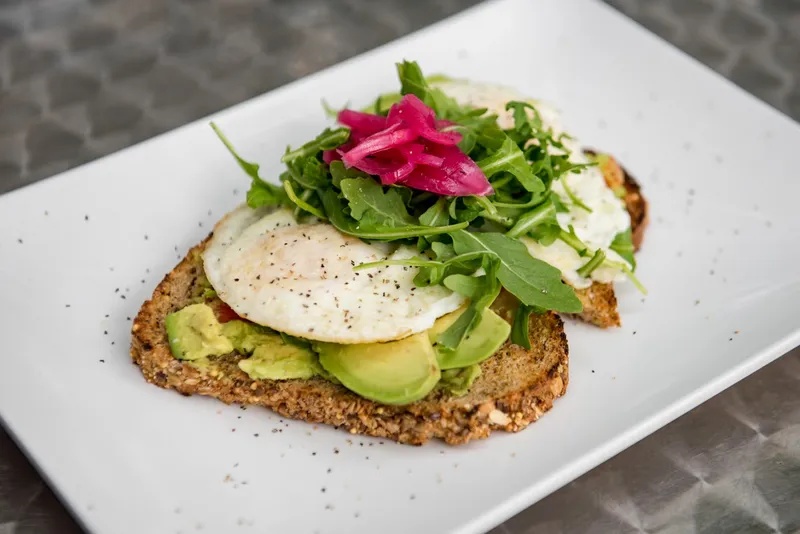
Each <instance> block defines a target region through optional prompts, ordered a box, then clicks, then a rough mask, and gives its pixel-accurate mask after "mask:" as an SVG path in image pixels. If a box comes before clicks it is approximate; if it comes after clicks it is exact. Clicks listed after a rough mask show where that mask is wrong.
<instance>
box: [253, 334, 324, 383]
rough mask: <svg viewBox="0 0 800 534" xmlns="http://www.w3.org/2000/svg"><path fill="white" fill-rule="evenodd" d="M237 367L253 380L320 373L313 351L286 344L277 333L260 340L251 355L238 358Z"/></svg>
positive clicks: (302, 376)
mask: <svg viewBox="0 0 800 534" xmlns="http://www.w3.org/2000/svg"><path fill="white" fill-rule="evenodd" d="M239 369H241V370H242V371H244V372H245V373H247V374H248V375H249V376H250V378H252V379H253V380H259V379H270V380H288V379H290V378H311V377H312V376H317V375H319V374H321V373H322V368H321V367H320V365H319V361H318V360H317V355H316V354H315V353H314V351H312V350H311V349H306V348H303V347H298V346H297V345H291V344H286V343H284V342H283V340H282V339H281V338H280V336H278V335H273V336H272V339H270V340H269V341H267V340H262V343H261V344H259V345H258V346H257V347H256V349H255V351H254V352H253V355H252V356H250V357H249V358H246V359H244V360H239Z"/></svg>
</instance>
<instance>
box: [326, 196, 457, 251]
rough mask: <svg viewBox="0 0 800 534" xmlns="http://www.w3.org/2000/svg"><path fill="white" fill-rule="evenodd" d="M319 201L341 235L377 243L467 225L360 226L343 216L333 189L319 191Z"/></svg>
mask: <svg viewBox="0 0 800 534" xmlns="http://www.w3.org/2000/svg"><path fill="white" fill-rule="evenodd" d="M319 194H320V199H321V200H322V206H323V208H324V211H325V214H326V215H327V216H328V221H329V222H330V223H331V224H332V225H333V226H335V227H336V229H337V230H339V231H340V232H342V233H345V234H348V235H353V236H356V237H360V238H361V239H374V240H379V241H394V240H396V239H406V238H411V237H419V236H428V235H439V234H446V233H448V232H453V231H457V230H462V229H464V228H466V227H467V226H468V225H469V223H459V224H450V225H447V226H436V227H429V226H417V225H408V226H404V227H397V228H395V227H391V226H382V225H368V224H361V223H360V221H357V220H355V219H353V218H352V217H350V216H349V215H347V214H345V212H344V206H342V201H341V200H340V199H339V195H338V193H336V191H334V190H333V189H326V190H325V191H321V192H320V193H319Z"/></svg>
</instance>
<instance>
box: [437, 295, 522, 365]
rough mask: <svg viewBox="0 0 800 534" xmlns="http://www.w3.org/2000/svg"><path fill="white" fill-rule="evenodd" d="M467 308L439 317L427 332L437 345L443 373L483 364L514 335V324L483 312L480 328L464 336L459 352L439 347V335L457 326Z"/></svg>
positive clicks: (491, 312)
mask: <svg viewBox="0 0 800 534" xmlns="http://www.w3.org/2000/svg"><path fill="white" fill-rule="evenodd" d="M465 309H466V308H459V309H458V310H456V311H454V312H452V313H448V314H447V315H444V316H442V317H439V318H438V319H437V320H436V322H435V323H433V327H431V329H430V330H428V332H427V333H428V336H429V337H430V340H431V343H434V347H435V348H436V357H437V359H438V361H439V367H440V368H441V369H443V370H444V369H457V368H461V367H469V366H470V365H474V364H476V363H480V362H482V361H483V360H485V359H486V358H488V357H489V356H491V355H492V354H494V353H495V352H497V349H499V348H500V347H501V346H502V345H503V343H505V341H506V339H508V335H509V334H510V333H511V325H509V324H508V323H507V322H506V321H504V320H503V318H502V317H500V316H499V315H497V314H496V313H494V312H493V311H492V310H490V309H488V308H487V309H485V310H483V314H482V315H481V321H480V323H478V326H476V327H475V329H474V330H473V331H472V332H470V333H469V334H467V335H466V336H465V337H464V339H463V340H462V341H461V343H459V345H458V347H456V349H455V350H447V349H445V348H444V347H440V346H439V345H436V339H437V338H438V337H439V335H441V334H442V333H443V332H444V331H445V330H447V329H448V328H449V327H450V325H452V324H453V323H455V322H456V319H458V317H459V316H460V315H461V314H462V313H464V310H465Z"/></svg>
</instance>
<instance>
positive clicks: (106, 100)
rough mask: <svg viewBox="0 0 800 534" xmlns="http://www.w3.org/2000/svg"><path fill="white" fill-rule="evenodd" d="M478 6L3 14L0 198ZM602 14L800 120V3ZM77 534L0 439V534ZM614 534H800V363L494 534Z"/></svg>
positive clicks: (70, 9)
mask: <svg viewBox="0 0 800 534" xmlns="http://www.w3.org/2000/svg"><path fill="white" fill-rule="evenodd" d="M532 1H533V0H532ZM475 3H477V1H476V0H435V1H425V0H406V1H403V0H385V1H370V0H329V1H326V0H272V1H259V0H0V193H3V192H6V191H10V190H12V189H15V188H17V187H20V186H23V185H25V184H28V183H31V182H35V181H37V180H40V179H42V178H44V177H47V176H50V175H52V174H54V173H57V172H60V171H63V170H65V169H68V168H70V167H74V166H76V165H79V164H81V163H84V162H86V161H89V160H92V159H94V158H97V157H99V156H102V155H104V154H107V153H109V152H112V151H115V150H118V149H120V148H123V147H125V146H128V145H131V144H133V143H136V142H138V141H141V140H144V139H146V138H148V137H151V136H153V135H156V134H158V133H161V132H164V131H166V130H169V129H172V128H175V127H176V126H179V125H181V124H183V123H186V122H188V121H190V120H193V119H196V118H199V117H202V116H204V115H206V114H208V113H211V112H214V111H217V110H219V109H222V108H225V107H227V106H230V105H232V104H235V103H237V102H240V101H242V100H244V99H247V98H250V97H252V96H255V95H258V94H260V93H263V92H264V91H267V90H269V89H272V88H275V87H278V86H280V85H283V84H285V83H287V82H289V81H291V80H294V79H296V78H300V77H302V76H305V75H307V74H310V73H312V72H314V71H316V70H319V69H321V68H323V67H327V66H329V65H333V64H335V63H337V62H339V61H341V60H343V59H345V58H348V57H350V56H353V55H355V54H358V53H359V52H362V51H365V50H368V49H371V48H374V47H375V46H377V45H380V44H382V43H385V42H387V41H390V40H392V39H394V38H396V37H399V36H401V35H404V34H406V33H409V32H411V31H413V30H415V29H418V28H420V27H423V26H426V25H428V24H430V23H432V22H434V21H436V20H439V19H441V18H444V17H445V16H447V15H450V14H452V13H455V12H457V11H459V10H461V9H464V8H467V7H469V6H470V5H472V4H475ZM609 3H611V4H612V5H614V6H615V7H617V8H618V9H620V10H621V11H623V12H624V13H626V14H627V15H629V16H630V17H632V18H633V19H635V20H636V21H638V22H639V23H641V24H643V25H644V26H645V27H647V28H649V29H650V30H652V31H654V32H655V33H657V34H658V35H660V36H662V37H663V38H665V39H667V40H669V41H671V42H672V43H674V44H675V45H677V46H678V47H680V48H682V49H683V50H685V51H686V52H688V53H689V54H691V55H692V56H694V57H696V58H698V59H699V60H700V61H702V62H704V63H706V64H708V65H709V66H711V67H712V68H713V69H715V70H717V71H718V72H720V73H722V74H723V75H725V76H727V77H729V78H730V79H732V80H733V81H734V82H736V83H737V84H739V85H741V86H742V87H744V88H745V89H746V90H748V91H750V92H752V93H753V94H755V95H757V96H758V97H760V98H762V99H764V100H765V101H767V102H769V103H770V104H772V105H773V106H775V107H777V108H779V109H781V110H782V111H784V112H786V113H787V114H789V115H791V116H793V117H794V118H795V119H797V118H800V1H798V0H740V1H735V0H609ZM787 178H789V177H787ZM0 231H2V230H0ZM80 532H81V529H80V528H79V526H78V525H77V524H76V523H75V521H74V520H73V519H72V518H71V517H70V515H69V513H68V512H67V511H66V510H65V509H64V507H63V506H62V505H61V504H60V503H59V502H58V500H57V499H56V497H55V496H54V494H53V493H52V491H51V490H50V489H49V488H48V487H47V485H46V484H45V483H44V482H43V481H42V479H41V477H40V476H39V475H38V474H37V473H36V471H35V470H34V468H33V467H32V466H31V465H30V464H29V462H28V461H27V460H26V459H25V457H24V456H23V454H22V453H21V452H20V450H19V449H18V448H17V447H16V446H15V445H14V444H13V443H12V441H11V440H10V439H9V437H8V436H7V435H6V434H5V433H4V432H3V431H2V429H0V534H49V533H58V534H76V533H80ZM605 532H614V533H616V532H620V533H628V532H648V533H659V534H673V533H675V534H677V533H689V534H691V533H698V534H701V533H702V534H705V533H712V532H719V533H742V534H744V533H759V534H760V533H784V534H788V533H800V350H796V351H794V352H792V353H790V354H788V355H786V356H784V357H783V358H781V359H779V360H778V361H776V362H774V363H772V364H771V365H769V366H767V367H766V368H764V369H763V370H761V371H759V372H757V373H756V374H754V375H753V376H751V377H749V378H747V379H745V380H744V381H742V382H740V383H739V384H737V385H736V386H734V387H732V388H730V389H729V390H727V391H725V392H723V393H721V394H720V395H718V396H717V397H715V398H713V399H712V400H710V401H708V402H706V403H705V404H703V405H701V406H700V407H698V408H697V409H695V410H693V411H692V412H690V413H689V414H687V415H685V416H683V417H681V418H679V419H678V420H677V421H675V422H673V423H672V424H670V425H668V426H667V427H665V428H664V429H662V430H660V431H659V432H657V433H655V434H653V435H652V436H650V437H649V438H647V439H645V440H643V441H641V442H640V443H638V444H636V445H634V446H633V447H631V448H630V449H628V450H626V451H624V452H622V453H621V454H619V455H618V456H616V457H615V458H613V459H611V460H609V461H608V462H606V463H605V464H603V465H601V466H599V467H597V468H596V469H594V470H592V471H590V472H589V473H587V474H586V475H584V476H582V477H581V478H579V479H578V480H576V481H575V482H573V483H572V484H570V485H568V486H567V487H565V488H563V489H561V490H560V491H558V492H556V493H554V494H553V495H551V496H550V497H548V498H546V499H544V500H543V501H541V502H539V503H537V504H535V505H534V506H532V507H530V508H529V509H527V510H526V511H524V512H522V513H520V514H519V515H518V516H516V517H515V518H513V519H511V520H509V521H507V522H506V523H505V524H503V525H501V526H500V527H498V528H497V529H495V530H494V531H492V534H512V533H513V534H518V533H519V534H521V533H529V534H533V533H547V534H551V533H554V534H558V533H605Z"/></svg>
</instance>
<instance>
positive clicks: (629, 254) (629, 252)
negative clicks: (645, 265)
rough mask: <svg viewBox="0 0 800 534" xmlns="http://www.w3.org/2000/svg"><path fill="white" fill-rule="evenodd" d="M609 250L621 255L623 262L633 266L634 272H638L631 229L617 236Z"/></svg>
mask: <svg viewBox="0 0 800 534" xmlns="http://www.w3.org/2000/svg"><path fill="white" fill-rule="evenodd" d="M608 248H609V249H611V250H613V251H614V252H616V253H617V254H619V255H620V257H621V258H622V259H623V260H625V261H627V262H628V263H629V264H630V265H631V270H632V271H635V270H636V258H635V257H634V255H633V251H634V248H633V238H632V235H631V229H630V228H628V229H627V230H625V231H624V232H620V233H618V234H617V235H615V236H614V241H612V242H611V246H609V247H608Z"/></svg>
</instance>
